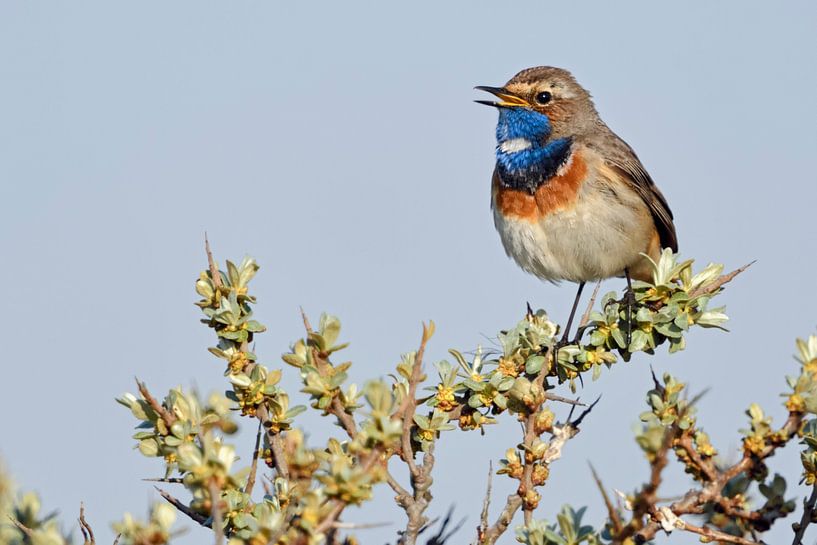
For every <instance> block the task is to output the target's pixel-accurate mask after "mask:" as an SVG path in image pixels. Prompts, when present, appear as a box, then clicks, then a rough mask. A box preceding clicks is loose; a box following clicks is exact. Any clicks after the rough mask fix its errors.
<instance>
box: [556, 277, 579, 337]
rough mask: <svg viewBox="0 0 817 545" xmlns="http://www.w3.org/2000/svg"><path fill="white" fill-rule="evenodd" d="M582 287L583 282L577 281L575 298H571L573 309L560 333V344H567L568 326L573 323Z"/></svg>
mask: <svg viewBox="0 0 817 545" xmlns="http://www.w3.org/2000/svg"><path fill="white" fill-rule="evenodd" d="M583 289H584V282H579V289H578V291H576V299H574V300H573V309H572V310H571V311H570V318H568V319H567V325H566V326H565V330H564V333H562V340H561V341H560V342H559V344H560V345H561V346H565V345H566V344H567V342H568V341H567V338H568V335H570V327H571V326H572V325H573V318H574V317H575V316H576V309H577V308H578V307H579V301H580V300H581V298H582V290H583Z"/></svg>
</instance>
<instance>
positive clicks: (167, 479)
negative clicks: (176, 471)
mask: <svg viewBox="0 0 817 545" xmlns="http://www.w3.org/2000/svg"><path fill="white" fill-rule="evenodd" d="M142 480H143V481H147V482H150V483H167V484H182V483H184V479H182V478H181V477H148V478H146V479H142Z"/></svg>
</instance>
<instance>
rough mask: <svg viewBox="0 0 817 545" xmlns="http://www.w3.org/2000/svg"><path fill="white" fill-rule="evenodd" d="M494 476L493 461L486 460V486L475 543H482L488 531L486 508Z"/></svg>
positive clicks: (489, 501) (488, 503)
mask: <svg viewBox="0 0 817 545" xmlns="http://www.w3.org/2000/svg"><path fill="white" fill-rule="evenodd" d="M493 477H494V463H493V462H492V461H490V460H489V461H488V486H487V488H486V490H485V499H483V500H482V513H480V516H479V526H477V543H482V540H483V539H484V538H485V532H487V531H488V509H489V508H490V507H491V484H492V480H493Z"/></svg>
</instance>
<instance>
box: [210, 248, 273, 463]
mask: <svg viewBox="0 0 817 545" xmlns="http://www.w3.org/2000/svg"><path fill="white" fill-rule="evenodd" d="M204 249H205V252H206V254H207V265H208V268H209V269H210V276H211V278H212V279H213V286H214V287H215V290H216V293H219V294H220V293H221V291H222V290H223V287H224V283H223V281H222V279H221V272H220V271H219V270H218V265H216V261H215V259H214V258H213V252H211V251H210V242H209V241H208V240H207V235H206V234H205V236H204ZM240 350H241V351H242V352H247V350H248V346H247V343H246V342H244V343H242V344H241V347H240ZM254 366H255V364H254V363H253V362H252V361H250V360H247V364H246V365H245V366H244V369H243V372H245V373H247V374H249V373H250V372H251V371H252V369H253V367H254ZM255 415H256V417H257V418H258V420H259V422H260V423H261V425H262V426H263V428H264V432H265V434H266V437H267V442H268V443H269V446H270V451H271V452H272V459H273V464H274V465H275V469H276V471H277V472H278V475H280V476H281V477H283V478H284V479H289V467H288V466H287V461H286V456H285V455H284V446H283V442H282V440H281V434H280V433H279V432H278V431H276V428H275V426H273V423H272V418H270V414H269V411H268V409H267V407H266V406H265V405H264V404H261V405H259V406H258V407H257V409H256V412H255Z"/></svg>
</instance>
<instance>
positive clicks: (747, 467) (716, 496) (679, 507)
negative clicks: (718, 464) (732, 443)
mask: <svg viewBox="0 0 817 545" xmlns="http://www.w3.org/2000/svg"><path fill="white" fill-rule="evenodd" d="M803 416H804V415H803V413H798V412H790V413H789V417H788V418H787V419H786V422H785V423H784V424H783V427H781V428H780V429H779V430H778V431H777V432H776V435H777V436H778V437H781V440H780V441H779V442H776V443H773V444H769V445H767V446H766V447H765V448H764V449H763V450H761V451H760V452H759V453H754V454H752V453H749V452H745V453H744V455H743V458H741V460H740V461H738V462H737V463H735V464H734V465H732V466H731V467H729V468H728V469H726V470H725V471H721V472H719V473H718V475H717V478H716V479H715V480H713V481H711V482H709V483H708V484H706V485H705V486H704V487H703V488H701V489H698V490H695V489H693V490H690V491H689V492H687V493H686V494H685V495H684V497H683V498H682V499H681V500H679V501H677V502H674V503H673V504H672V505H670V506H669V509H670V510H671V511H672V512H673V513H674V514H675V515H676V516H681V515H686V514H700V513H701V512H702V510H703V507H704V506H705V505H706V504H707V503H711V502H715V503H719V502H720V498H721V497H722V492H723V488H724V487H725V486H726V484H727V483H728V482H729V481H730V480H732V479H733V478H734V477H736V476H738V475H740V474H741V473H748V472H750V471H751V470H752V468H753V467H755V465H756V464H759V463H762V462H763V460H765V459H766V458H768V457H769V456H772V455H773V454H774V453H775V451H776V450H777V449H778V448H779V447H780V446H782V445H784V444H786V443H787V442H788V440H789V439H791V437H793V436H794V435H795V434H796V433H797V430H798V429H799V428H800V425H801V424H802V422H803ZM653 507H654V503H653ZM650 514H651V518H652V520H651V521H650V522H649V523H648V524H647V525H646V526H644V528H642V529H641V530H640V531H638V533H637V534H635V536H634V537H635V538H636V543H644V542H646V541H649V540H651V539H653V537H654V536H655V535H656V533H658V531H659V530H660V529H661V525H660V524H659V522H658V521H657V520H656V519H655V514H654V512H651V513H650ZM687 526H690V525H688V524H687ZM692 528H697V527H694V526H693V527H692ZM685 529H686V528H685ZM710 530H711V529H710ZM689 531H691V532H695V529H689ZM703 531H709V530H706V529H704V530H703ZM695 533H698V532H695ZM701 535H705V534H701ZM706 535H709V534H706ZM732 537H734V536H732ZM717 539H721V538H720V537H719V538H717ZM740 539H743V538H740ZM721 540H722V541H726V542H728V543H740V544H750V543H753V542H751V541H746V540H744V541H734V540H733V541H728V540H726V539H721Z"/></svg>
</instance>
